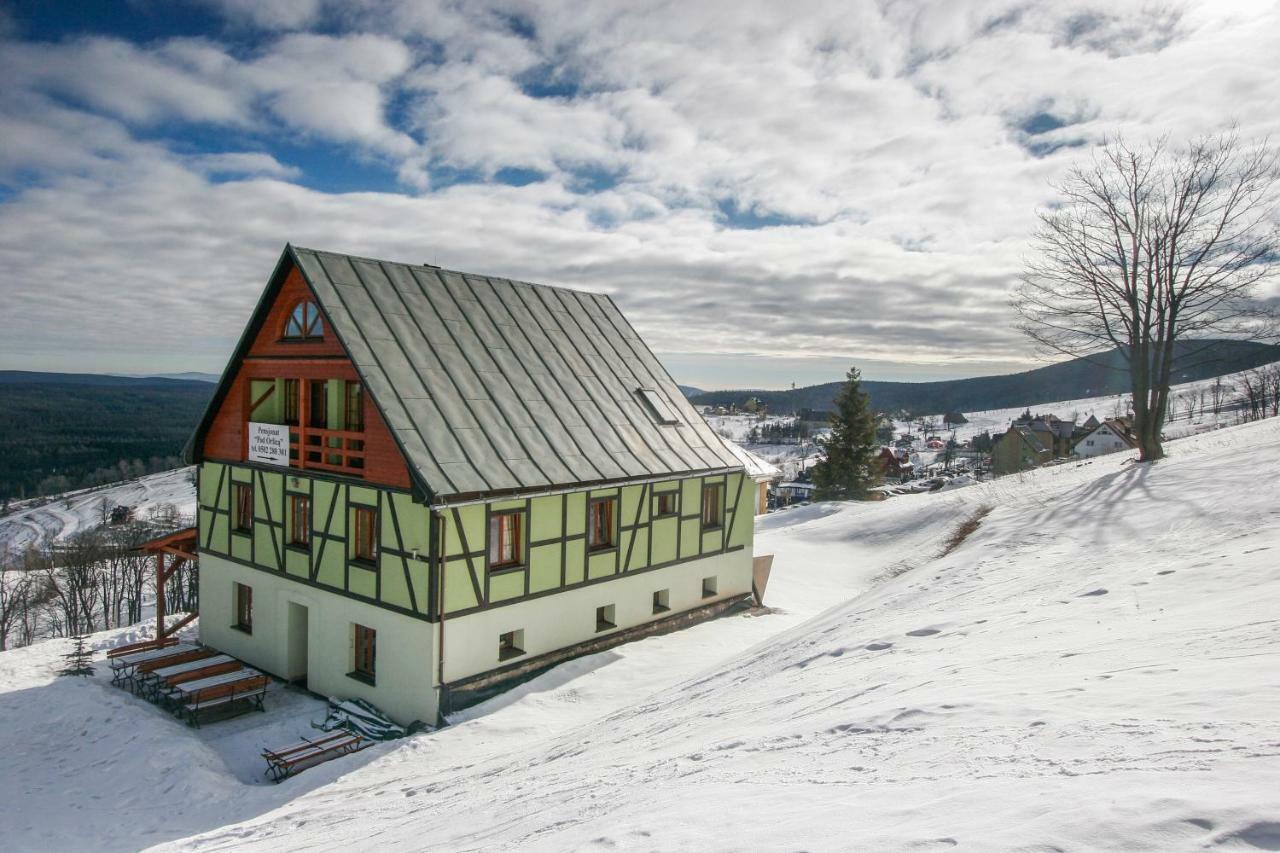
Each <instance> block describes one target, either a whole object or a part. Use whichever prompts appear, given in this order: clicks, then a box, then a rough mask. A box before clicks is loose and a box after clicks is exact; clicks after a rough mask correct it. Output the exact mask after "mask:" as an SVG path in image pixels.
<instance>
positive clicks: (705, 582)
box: [702, 575, 719, 598]
mask: <svg viewBox="0 0 1280 853" xmlns="http://www.w3.org/2000/svg"><path fill="white" fill-rule="evenodd" d="M718 587H719V584H718V583H716V576H715V575H712V576H711V577H709V578H703V579H702V597H703V598H714V597H715V594H716V589H717V588H718Z"/></svg>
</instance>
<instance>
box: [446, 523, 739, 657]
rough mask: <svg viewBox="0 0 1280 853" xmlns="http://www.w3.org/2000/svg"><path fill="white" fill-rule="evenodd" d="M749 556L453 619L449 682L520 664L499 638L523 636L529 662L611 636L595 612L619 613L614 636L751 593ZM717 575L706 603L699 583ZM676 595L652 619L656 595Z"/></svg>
mask: <svg viewBox="0 0 1280 853" xmlns="http://www.w3.org/2000/svg"><path fill="white" fill-rule="evenodd" d="M751 555H752V552H751V549H749V548H744V549H742V550H739V551H734V552H731V553H728V554H718V555H716V556H714V557H707V558H705V559H702V560H696V561H693V562H688V563H681V564H678V565H674V566H668V567H666V568H663V569H654V570H653V571H648V572H637V573H635V574H630V575H624V576H623V577H620V578H614V579H612V580H609V581H605V582H602V583H596V584H590V585H588V586H583V587H577V588H575V589H570V590H566V591H564V592H560V593H556V594H554V595H546V596H543V597H541V598H535V599H532V600H528V601H521V602H516V603H514V604H508V605H505V606H502V607H496V608H494V609H492V610H485V611H481V612H479V613H472V614H470V615H467V616H461V617H457V618H453V619H449V618H446V620H445V626H444V631H445V634H444V655H445V671H444V678H445V681H455V680H457V679H460V678H466V677H468V676H471V675H476V674H477V673H481V672H485V671H486V670H490V669H493V668H495V667H497V666H499V665H507V664H512V663H515V662H517V661H519V660H522V659H523V658H514V659H512V660H508V661H499V660H498V636H499V635H500V634H504V633H506V632H508V631H513V630H523V631H524V651H525V655H524V657H533V656H535V655H540V654H544V653H546V652H550V651H555V650H556V649H561V648H564V647H565V646H570V645H573V644H574V643H580V642H582V641H584V640H590V639H592V638H595V637H601V636H606V635H607V634H608V633H611V632H597V631H596V608H597V607H600V606H602V605H608V604H612V605H614V609H615V613H614V624H615V625H617V628H615V629H613V630H614V631H621V630H623V629H626V628H631V627H634V626H636V625H640V624H643V623H645V622H652V621H653V620H655V619H661V618H663V617H666V616H671V615H673V614H675V613H678V612H680V611H682V610H689V609H692V608H694V607H699V606H701V605H704V604H710V603H712V602H715V601H719V600H721V599H724V598H729V597H732V596H735V595H740V594H742V593H744V592H750V591H751ZM711 575H715V576H716V578H717V592H716V595H715V596H713V597H711V598H703V597H702V579H703V578H705V577H709V576H711ZM659 589H669V590H670V591H671V601H670V606H671V609H670V611H668V612H666V613H658V614H655V613H654V612H653V593H654V591H655V590H659Z"/></svg>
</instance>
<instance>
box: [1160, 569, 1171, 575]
mask: <svg viewBox="0 0 1280 853" xmlns="http://www.w3.org/2000/svg"><path fill="white" fill-rule="evenodd" d="M1174 571H1175V570H1174V569H1165V570H1164V571H1162V572H1156V574H1158V575H1171V574H1173V573H1174Z"/></svg>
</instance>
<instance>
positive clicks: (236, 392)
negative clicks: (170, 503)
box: [203, 268, 410, 489]
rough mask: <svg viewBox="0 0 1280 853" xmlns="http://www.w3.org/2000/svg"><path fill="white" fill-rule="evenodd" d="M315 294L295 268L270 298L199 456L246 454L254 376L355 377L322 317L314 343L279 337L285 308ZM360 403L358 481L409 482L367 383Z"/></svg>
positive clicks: (400, 485) (228, 458)
mask: <svg viewBox="0 0 1280 853" xmlns="http://www.w3.org/2000/svg"><path fill="white" fill-rule="evenodd" d="M306 298H310V299H312V300H314V299H315V297H314V296H313V295H312V294H311V289H310V288H309V287H308V286H307V283H306V282H305V281H304V280H303V278H302V275H301V274H300V273H299V272H298V270H297V268H294V269H291V270H290V271H289V274H288V277H287V278H286V279H285V281H284V284H283V285H282V286H281V288H280V291H279V293H278V294H277V295H276V297H275V300H274V301H273V302H272V304H271V307H270V308H269V309H268V311H267V313H266V317H265V319H264V321H263V323H262V328H261V329H259V330H258V334H257V336H256V337H255V338H254V341H253V343H252V345H251V346H250V347H249V352H248V354H247V355H246V356H245V357H244V359H243V360H242V361H241V362H240V363H239V364H238V365H233V367H232V369H233V370H234V372H235V373H234V378H233V380H232V383H231V387H230V389H229V391H228V393H227V396H226V398H225V399H224V400H223V402H222V405H221V406H220V407H219V409H218V411H217V413H216V414H215V415H214V417H213V420H212V422H211V425H210V427H209V431H208V434H207V435H206V436H205V440H204V447H203V456H204V458H206V459H218V460H222V461H227V462H234V461H243V460H244V459H245V458H246V455H247V452H248V447H247V442H248V436H247V435H246V432H245V429H244V424H245V421H246V420H247V419H246V417H245V413H246V412H247V411H248V410H249V407H250V406H251V405H252V401H251V400H250V399H249V396H250V386H251V383H252V381H253V380H255V379H275V378H277V377H279V378H292V379H302V380H309V379H346V380H351V381H355V380H357V379H359V376H358V375H357V373H356V369H355V367H354V366H353V365H352V364H351V362H350V360H349V359H348V358H347V356H346V354H345V353H344V352H343V350H342V344H341V343H339V342H338V340H337V338H336V337H335V336H334V334H333V330H332V329H331V328H330V326H329V324H328V323H327V322H323V320H322V325H323V331H324V340H322V341H316V342H309V341H308V342H285V341H282V340H281V339H280V338H281V336H282V335H283V333H284V324H285V322H286V321H287V320H288V318H289V314H290V312H292V311H293V308H294V306H295V305H297V304H298V302H299V301H301V300H302V299H306ZM362 397H363V406H364V413H363V414H364V424H365V429H364V432H365V438H364V454H365V457H364V476H363V478H362V479H363V480H365V481H366V482H368V483H370V484H374V485H385V486H391V487H395V488H401V489H407V488H409V487H410V480H409V469H408V466H407V464H406V463H405V459H404V456H403V454H401V452H400V448H399V447H398V446H397V445H396V443H395V439H394V438H392V436H391V431H390V430H389V429H388V428H387V424H386V422H385V421H384V420H383V419H382V415H381V413H379V411H378V407H377V406H375V405H374V404H373V400H372V399H371V398H370V396H369V390H368V389H367V388H366V389H365V393H364V394H363V395H362Z"/></svg>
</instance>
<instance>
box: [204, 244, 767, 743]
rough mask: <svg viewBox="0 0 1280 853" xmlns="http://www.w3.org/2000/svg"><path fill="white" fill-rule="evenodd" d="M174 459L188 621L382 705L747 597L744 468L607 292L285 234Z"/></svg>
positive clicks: (531, 666) (437, 709)
mask: <svg viewBox="0 0 1280 853" xmlns="http://www.w3.org/2000/svg"><path fill="white" fill-rule="evenodd" d="M187 456H188V459H189V461H190V462H192V463H194V464H196V465H198V466H199V467H198V485H197V493H198V521H197V524H198V535H199V550H200V569H201V571H200V612H201V619H200V632H201V637H202V639H203V640H204V641H205V642H206V643H208V644H210V645H213V646H216V647H217V648H219V649H221V650H223V651H225V652H227V653H229V654H231V655H234V656H236V657H238V658H241V659H242V660H244V661H246V662H248V663H250V664H252V665H253V666H255V667H258V668H260V669H263V670H265V671H267V672H270V673H273V674H275V675H277V676H280V677H282V678H286V679H291V680H295V681H299V682H302V683H304V684H305V685H306V686H307V687H308V688H309V689H310V690H312V691H314V692H317V693H322V694H326V695H329V696H339V697H351V698H361V699H365V700H367V701H369V702H372V703H374V704H375V705H377V706H379V707H380V708H382V709H383V710H384V711H386V712H387V713H388V714H389V715H390V716H391V717H393V718H394V719H396V720H398V721H401V722H410V721H413V720H423V721H427V722H434V721H436V720H437V719H438V718H439V716H440V715H441V714H442V713H445V712H447V711H448V710H449V709H451V708H454V707H458V706H459V705H461V704H464V703H465V702H466V701H467V700H468V699H474V698H475V697H477V696H479V695H482V694H483V692H484V691H486V690H489V691H491V690H493V689H496V688H497V687H499V686H502V685H503V684H506V683H510V682H511V681H513V680H515V679H518V678H520V677H523V676H526V675H527V674H528V673H530V672H533V671H536V670H537V669H539V668H541V667H545V666H548V665H551V664H552V663H555V662H557V661H559V660H562V659H565V658H566V657H570V656H573V655H575V654H581V653H585V652H587V651H594V650H598V649H599V648H602V647H605V646H606V645H607V644H609V643H610V642H613V641H615V640H620V639H624V638H627V637H631V636H638V635H640V634H642V633H644V632H646V631H651V630H657V629H658V628H659V627H661V626H663V625H668V624H671V621H672V620H674V619H677V618H678V619H679V620H680V621H682V622H683V621H688V620H690V619H693V618H701V617H704V616H710V615H714V613H716V612H718V611H719V610H722V609H724V608H727V607H729V606H733V605H735V604H737V603H738V602H741V601H746V600H747V599H748V598H749V597H750V595H751V580H752V514H753V512H752V510H753V505H754V500H755V494H756V493H755V488H754V485H753V482H752V479H751V478H750V477H749V476H747V475H746V473H745V472H744V468H743V464H742V462H741V461H740V460H739V459H738V458H737V457H736V456H734V455H733V453H732V452H731V451H730V450H729V449H728V448H727V447H725V445H724V444H723V442H722V441H721V440H720V438H719V437H718V436H717V435H716V434H715V433H714V432H713V431H712V430H711V428H710V427H709V426H708V425H707V424H706V422H705V421H704V420H703V419H702V418H701V417H700V416H699V415H698V414H697V413H696V412H695V411H694V410H693V408H692V406H691V405H690V404H689V402H688V401H687V400H686V399H685V397H684V395H683V394H681V393H680V391H679V389H678V388H677V387H676V384H675V382H674V381H673V380H672V379H671V377H670V376H669V375H668V374H667V372H666V371H665V370H664V369H663V367H662V365H661V364H660V363H659V362H658V360H657V359H656V358H655V357H654V355H653V353H652V352H650V350H649V349H648V347H647V346H645V344H644V342H643V341H642V340H641V339H640V337H639V336H638V335H637V334H636V332H635V330H634V329H633V328H632V327H631V325H630V324H629V323H628V322H627V320H626V319H625V318H624V317H623V316H622V314H621V313H620V312H619V311H618V308H617V307H616V306H615V305H614V303H613V301H612V300H610V299H609V298H608V297H607V296H601V295H595V294H589V293H580V292H575V291H571V290H565V289H560V288H554V287H546V286H541V285H534V284H527V283H524V282H518V281H509V280H506V279H499V278H491V277H485V276H477V275H470V274H466V273H460V272H452V271H448V270H442V269H439V268H437V267H431V266H425V265H408V264H400V263H389V262H385V261H378V260H370V259H364V258H356V257H349V256H346V255H341V254H334V253H330V252H320V251H314V250H310V249H302V248H297V247H293V246H288V247H286V248H285V251H284V253H283V255H282V256H281V258H280V260H279V263H278V264H277V266H276V268H275V271H274V273H273V274H272V275H271V278H270V280H269V281H268V283H267V286H266V289H265V290H264V292H263V294H262V296H261V298H260V300H259V302H258V304H257V307H256V308H255V309H254V311H253V313H252V315H251V317H250V318H249V322H248V325H247V327H246V329H245V331H244V333H243V335H242V337H241V339H240V342H239V344H238V345H237V347H236V349H235V352H234V354H233V356H232V358H231V361H230V363H229V364H228V365H227V368H226V370H225V371H224V373H223V375H222V378H221V380H220V381H219V383H218V385H217V389H216V391H215V393H214V397H213V399H212V401H211V402H210V405H209V408H208V410H207V411H206V413H205V415H204V417H203V418H202V420H201V421H200V424H199V426H198V428H197V430H196V432H195V434H194V436H193V437H192V440H191V442H190V443H189V445H188V448H187Z"/></svg>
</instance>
